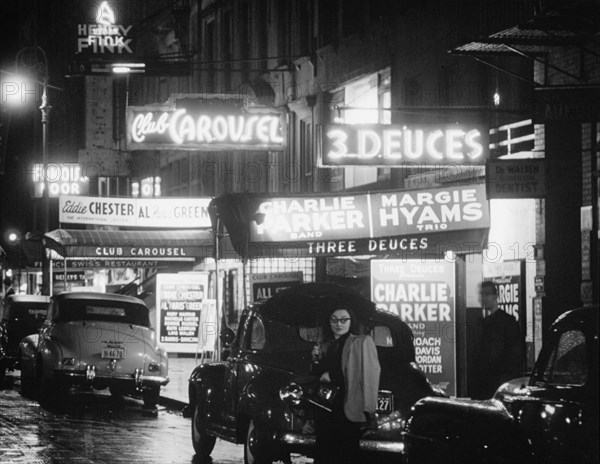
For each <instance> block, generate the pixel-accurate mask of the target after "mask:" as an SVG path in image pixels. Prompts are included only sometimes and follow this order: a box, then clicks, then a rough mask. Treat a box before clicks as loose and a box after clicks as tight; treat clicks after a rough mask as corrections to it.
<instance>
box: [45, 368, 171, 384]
mask: <svg viewBox="0 0 600 464" xmlns="http://www.w3.org/2000/svg"><path fill="white" fill-rule="evenodd" d="M92 372H93V373H92ZM54 376H55V377H56V378H57V379H62V380H63V381H65V382H66V383H70V384H71V385H83V384H88V385H92V386H94V385H123V386H130V387H151V386H164V385H166V384H168V383H169V378H168V377H164V376H159V375H143V374H130V375H127V374H125V375H113V376H103V375H101V374H97V373H96V372H95V371H91V370H87V371H71V370H65V369H55V370H54Z"/></svg>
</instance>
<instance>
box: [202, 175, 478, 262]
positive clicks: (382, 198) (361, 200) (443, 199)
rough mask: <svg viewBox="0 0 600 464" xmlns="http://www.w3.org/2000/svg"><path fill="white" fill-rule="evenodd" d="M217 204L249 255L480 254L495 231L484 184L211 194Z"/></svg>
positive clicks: (223, 225) (215, 217) (217, 219)
mask: <svg viewBox="0 0 600 464" xmlns="http://www.w3.org/2000/svg"><path fill="white" fill-rule="evenodd" d="M209 211H210V212H211V216H212V217H211V219H212V221H213V225H214V226H215V227H217V225H218V227H219V229H220V230H222V231H224V230H226V231H227V232H228V233H229V239H230V240H231V243H232V245H233V248H234V249H235V251H236V252H237V253H238V254H239V255H240V256H241V257H242V258H244V259H251V258H258V257H288V258H296V257H316V256H329V257H332V256H358V255H378V256H382V255H392V256H407V257H408V256H415V255H417V256H423V257H424V256H425V255H427V256H428V257H440V256H444V254H445V252H447V251H454V252H456V253H476V252H480V251H481V250H482V249H483V248H484V247H485V246H486V243H487V236H488V231H489V208H488V201H487V198H486V194H485V185H484V184H475V185H466V186H456V185H453V186H448V187H445V188H436V189H430V190H415V191H387V192H365V193H359V192H337V193H332V194H313V195H296V196H285V197H270V196H267V195H266V194H247V193H245V194H225V195H222V196H220V197H217V198H215V199H213V200H212V201H211V204H210V207H209ZM217 223H218V224H217ZM220 256H221V257H225V256H223V255H220Z"/></svg>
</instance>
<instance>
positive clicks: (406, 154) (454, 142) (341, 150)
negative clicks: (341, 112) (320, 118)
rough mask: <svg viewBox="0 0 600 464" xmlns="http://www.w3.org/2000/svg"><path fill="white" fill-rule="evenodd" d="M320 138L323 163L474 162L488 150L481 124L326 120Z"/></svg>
mask: <svg viewBox="0 0 600 464" xmlns="http://www.w3.org/2000/svg"><path fill="white" fill-rule="evenodd" d="M322 139H323V151H322V153H323V155H322V163H323V165H340V166H351V165H358V166H406V165H409V166H416V165H419V166H420V167H426V166H435V167H439V166H443V165H463V164H464V165H477V164H485V160H486V158H487V157H488V151H489V150H488V147H489V142H488V130H487V129H486V128H484V127H483V126H466V125H465V126H461V125H434V124H422V125H418V126H410V127H407V126H405V125H400V124H328V125H325V126H324V128H323V137H322Z"/></svg>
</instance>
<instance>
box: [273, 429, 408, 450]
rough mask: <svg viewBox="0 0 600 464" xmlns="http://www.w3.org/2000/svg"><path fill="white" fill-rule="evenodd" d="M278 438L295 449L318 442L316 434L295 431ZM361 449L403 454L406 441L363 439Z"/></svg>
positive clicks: (308, 446)
mask: <svg viewBox="0 0 600 464" xmlns="http://www.w3.org/2000/svg"><path fill="white" fill-rule="evenodd" d="M276 440H277V441H278V442H280V443H282V444H284V445H286V446H289V447H291V448H294V449H308V448H314V447H315V443H316V439H315V436H314V435H308V434H303V433H295V432H280V433H278V434H277V435H276ZM360 449H361V451H364V452H368V453H391V454H402V453H403V452H404V443H402V442H401V441H384V440H373V439H361V440H360Z"/></svg>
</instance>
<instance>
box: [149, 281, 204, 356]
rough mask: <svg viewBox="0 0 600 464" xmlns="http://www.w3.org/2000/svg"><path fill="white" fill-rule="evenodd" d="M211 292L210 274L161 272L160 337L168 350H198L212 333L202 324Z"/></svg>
mask: <svg viewBox="0 0 600 464" xmlns="http://www.w3.org/2000/svg"><path fill="white" fill-rule="evenodd" d="M207 291H208V273H195V272H194V273H180V274H157V276H156V331H157V339H158V341H159V342H160V343H161V344H162V345H163V346H164V347H165V349H166V350H167V351H169V352H172V353H194V352H196V349H197V345H198V343H199V342H200V343H201V342H202V338H201V337H203V336H206V335H207V332H209V330H208V329H209V328H208V327H202V328H201V325H200V323H201V320H202V317H203V316H202V312H203V311H208V310H209V309H210V303H209V302H207V301H206V296H207ZM205 316H206V315H205ZM214 330H215V333H216V328H214Z"/></svg>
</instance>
